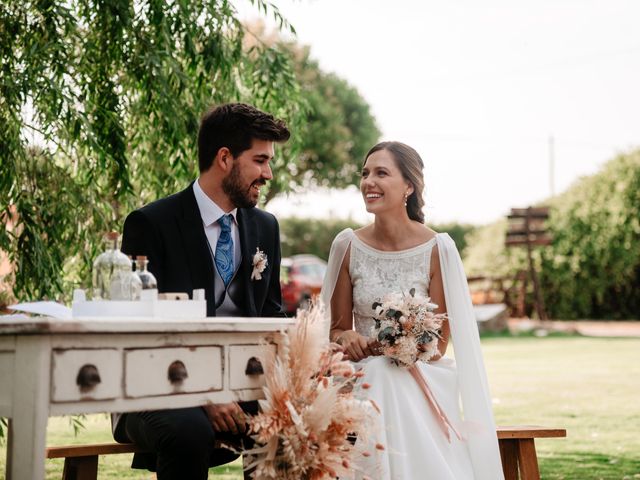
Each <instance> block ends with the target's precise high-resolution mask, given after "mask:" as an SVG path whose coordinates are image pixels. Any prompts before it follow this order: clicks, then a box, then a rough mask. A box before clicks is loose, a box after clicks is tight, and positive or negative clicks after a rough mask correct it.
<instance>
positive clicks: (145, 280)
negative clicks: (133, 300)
mask: <svg viewBox="0 0 640 480" xmlns="http://www.w3.org/2000/svg"><path fill="white" fill-rule="evenodd" d="M136 260H137V262H138V268H137V269H136V273H137V274H138V277H140V280H141V281H142V290H148V289H150V288H158V282H157V281H156V277H154V276H153V273H151V272H150V271H149V270H147V266H148V265H149V260H147V257H146V256H144V255H138V256H137V257H136Z"/></svg>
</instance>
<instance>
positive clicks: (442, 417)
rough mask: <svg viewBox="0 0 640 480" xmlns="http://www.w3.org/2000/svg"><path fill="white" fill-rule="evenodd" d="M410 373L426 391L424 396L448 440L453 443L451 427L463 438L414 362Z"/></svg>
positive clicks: (423, 391)
mask: <svg viewBox="0 0 640 480" xmlns="http://www.w3.org/2000/svg"><path fill="white" fill-rule="evenodd" d="M409 373H411V376H412V377H413V378H414V379H415V381H416V383H417V384H418V386H419V387H420V390H422V393H424V398H425V399H426V400H427V403H428V404H429V407H431V410H432V411H433V414H434V415H435V417H436V422H438V425H439V426H440V429H441V430H442V433H444V436H445V437H446V438H447V441H448V442H449V443H451V435H450V433H449V429H451V431H453V433H455V435H456V437H458V440H462V436H461V435H460V434H459V433H458V431H457V430H456V429H455V428H454V426H453V424H452V423H451V422H450V421H449V418H447V414H446V413H444V410H442V408H440V405H438V402H437V401H436V397H435V396H434V395H433V392H432V391H431V389H430V388H429V385H427V381H426V380H425V378H424V377H423V376H422V373H420V369H419V368H418V367H417V366H416V365H415V364H414V365H412V366H411V367H409Z"/></svg>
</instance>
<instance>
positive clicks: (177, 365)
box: [167, 360, 189, 385]
mask: <svg viewBox="0 0 640 480" xmlns="http://www.w3.org/2000/svg"><path fill="white" fill-rule="evenodd" d="M167 376H168V377H169V381H170V382H171V383H172V384H173V385H181V384H182V382H183V381H184V379H185V378H187V377H188V376H189V374H188V373H187V367H185V366H184V363H182V362H181V361H180V360H176V361H175V362H173V363H172V364H171V365H169V371H168V374H167Z"/></svg>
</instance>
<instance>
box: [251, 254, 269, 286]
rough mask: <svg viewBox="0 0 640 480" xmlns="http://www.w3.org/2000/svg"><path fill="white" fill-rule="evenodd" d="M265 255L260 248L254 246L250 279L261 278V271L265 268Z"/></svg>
mask: <svg viewBox="0 0 640 480" xmlns="http://www.w3.org/2000/svg"><path fill="white" fill-rule="evenodd" d="M267 263H268V262H267V256H266V255H265V254H264V252H263V251H262V250H260V249H259V248H256V253H255V255H254V256H253V272H251V280H262V275H260V274H261V273H262V272H264V269H265V268H267Z"/></svg>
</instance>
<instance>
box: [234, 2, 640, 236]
mask: <svg viewBox="0 0 640 480" xmlns="http://www.w3.org/2000/svg"><path fill="white" fill-rule="evenodd" d="M235 3H236V6H237V8H238V10H239V13H240V16H241V18H243V19H247V20H248V19H251V18H255V17H256V16H257V10H255V9H254V8H253V7H251V5H250V3H249V2H248V1H244V2H243V1H240V0H237V1H236V2H235ZM274 3H275V4H276V5H277V6H278V8H279V9H280V11H281V12H282V13H283V14H284V16H285V17H286V18H287V19H288V20H289V21H290V22H291V23H292V24H293V26H294V27H295V29H296V31H297V39H298V41H299V42H300V43H302V44H306V45H310V47H311V55H312V57H314V58H315V59H317V60H318V62H319V64H320V66H321V68H322V69H323V70H325V71H327V72H334V73H336V74H338V75H339V76H341V77H342V78H344V79H346V80H347V81H348V82H349V83H350V84H352V85H353V86H355V87H356V88H357V89H358V91H359V92H360V93H361V95H362V96H363V97H364V98H365V99H366V100H367V102H368V103H369V104H370V105H371V108H372V113H373V114H374V115H375V117H376V119H377V121H378V125H379V127H380V129H381V131H382V133H383V136H382V139H383V140H399V141H402V142H405V143H407V144H409V145H411V146H413V147H414V148H415V149H416V150H417V151H418V152H419V153H420V155H421V156H422V158H423V160H424V162H425V182H426V193H425V201H426V209H425V213H426V215H427V219H428V222H429V221H430V222H432V223H442V222H449V221H457V222H468V223H474V224H483V223H488V222H491V221H494V220H496V219H498V218H500V217H502V216H504V215H506V214H507V213H508V211H509V209H510V208H511V207H526V206H528V205H530V204H533V203H536V202H540V201H542V200H544V199H545V198H547V197H549V196H550V195H551V193H552V192H555V193H561V192H562V191H564V190H566V189H567V188H568V187H569V186H570V185H571V184H572V183H573V182H575V181H576V180H577V179H578V178H579V177H581V176H584V175H589V174H593V173H595V172H597V171H598V169H599V168H600V167H601V166H602V165H603V164H604V163H605V162H606V161H607V160H609V159H611V158H613V157H614V156H615V155H616V154H618V153H620V152H625V151H628V150H630V149H631V148H634V147H638V146H640V28H638V21H639V20H640V1H638V0H626V1H625V0H597V1H596V0H473V1H472V0H447V1H445V0H442V1H432V0H425V1H420V0H413V1H410V0H394V1H389V0H387V1H378V0H313V1H310V0H300V1H291V0H274ZM550 137H552V138H553V141H552V142H550ZM551 143H552V144H553V148H551V146H550V144H551ZM551 152H552V153H551ZM551 157H552V158H553V162H551V161H550V158H551ZM356 160H357V161H360V159H356ZM552 163H553V165H554V167H553V168H551V164H552ZM267 210H270V211H272V212H274V213H275V214H276V215H277V216H280V217H286V216H291V215H297V216H302V217H327V216H340V217H349V216H350V217H351V218H353V219H354V221H358V222H366V221H368V220H370V219H371V217H370V216H369V215H368V214H366V212H365V211H364V205H363V203H362V200H361V198H360V195H359V192H358V191H357V189H355V188H354V189H352V190H351V191H348V192H325V191H322V192H310V193H308V194H305V195H296V196H291V197H289V198H281V199H276V200H274V201H272V202H271V203H270V204H269V205H267Z"/></svg>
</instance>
